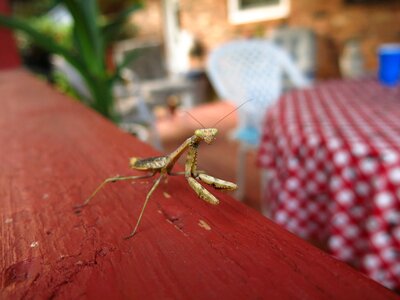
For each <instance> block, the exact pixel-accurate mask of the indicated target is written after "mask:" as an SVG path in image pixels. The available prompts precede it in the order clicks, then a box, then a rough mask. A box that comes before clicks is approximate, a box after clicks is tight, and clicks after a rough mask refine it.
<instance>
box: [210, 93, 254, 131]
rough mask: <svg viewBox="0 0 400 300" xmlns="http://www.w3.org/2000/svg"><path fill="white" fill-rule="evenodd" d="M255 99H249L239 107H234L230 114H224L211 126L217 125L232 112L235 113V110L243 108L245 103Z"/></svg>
mask: <svg viewBox="0 0 400 300" xmlns="http://www.w3.org/2000/svg"><path fill="white" fill-rule="evenodd" d="M250 101H253V99H250V100H247V101H245V102H243V103H242V104H240V105H239V106H238V107H236V108H235V109H233V110H232V111H231V112H229V113H228V114H226V115H225V116H223V117H222V118H221V119H219V120H218V121H217V122H216V123H215V124H214V125H213V126H211V127H215V126H216V125H217V124H219V123H221V121H222V120H225V119H226V118H227V117H228V116H230V115H231V114H233V113H234V112H235V111H237V110H238V109H239V108H241V107H242V106H243V105H245V104H246V103H247V102H250Z"/></svg>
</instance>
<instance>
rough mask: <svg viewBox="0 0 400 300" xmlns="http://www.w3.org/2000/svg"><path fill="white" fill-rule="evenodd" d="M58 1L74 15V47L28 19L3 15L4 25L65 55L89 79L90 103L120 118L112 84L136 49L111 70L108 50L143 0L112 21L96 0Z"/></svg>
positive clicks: (103, 112) (1, 17) (101, 110)
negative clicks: (107, 59)
mask: <svg viewBox="0 0 400 300" xmlns="http://www.w3.org/2000/svg"><path fill="white" fill-rule="evenodd" d="M55 2H56V3H58V4H63V5H64V6H65V8H66V9H67V10H68V11H69V13H70V14H71V16H72V19H73V25H72V39H71V40H72V47H68V46H66V45H63V44H60V43H58V42H57V41H56V40H55V39H54V38H53V37H51V36H48V35H46V34H44V33H42V32H41V31H39V30H37V29H35V28H34V27H33V26H32V25H31V24H30V23H29V22H28V21H26V20H22V19H19V18H15V17H12V16H5V15H0V25H2V26H6V27H9V28H11V29H14V30H19V31H21V32H24V33H25V34H26V35H28V36H29V37H30V39H32V40H33V41H34V42H35V43H36V44H38V45H40V46H41V47H43V48H44V49H46V50H47V51H49V52H50V53H53V54H57V55H60V56H62V57H63V58H64V59H65V60H66V61H68V63H69V64H71V65H72V66H73V67H74V68H75V69H76V70H77V71H78V72H79V74H80V75H81V76H82V78H83V80H84V81H85V83H86V86H87V87H88V89H89V91H90V93H91V96H92V97H91V98H92V101H91V102H90V106H91V107H92V108H94V109H95V110H97V111H98V112H99V113H101V114H102V115H104V116H105V117H107V118H110V119H112V120H114V121H117V119H118V116H117V115H116V114H115V112H114V109H113V108H114V105H113V103H114V99H113V95H112V87H113V85H114V83H115V82H116V81H117V80H119V78H120V76H119V74H120V71H121V70H122V69H123V67H125V66H126V65H127V64H129V62H130V61H131V60H132V59H133V58H134V57H136V53H135V52H132V53H131V54H130V55H127V56H126V57H125V60H124V61H122V62H121V63H120V64H119V65H118V66H117V67H116V68H115V70H114V71H112V72H111V71H109V70H108V69H107V66H106V51H107V49H108V48H107V46H108V45H109V43H110V42H111V41H112V38H113V37H114V36H115V35H117V33H118V32H119V30H120V29H121V28H122V26H123V24H124V23H125V21H126V19H127V18H128V17H129V16H130V15H131V14H132V13H133V12H134V11H136V10H138V9H140V8H141V7H142V3H141V1H135V3H134V4H133V5H130V6H129V7H127V8H126V9H124V10H123V11H121V12H120V13H118V14H117V15H115V16H114V17H113V18H112V19H111V20H109V21H105V20H104V18H103V19H102V18H101V17H100V13H99V8H98V5H97V2H96V0H85V1H81V0H56V1H55Z"/></svg>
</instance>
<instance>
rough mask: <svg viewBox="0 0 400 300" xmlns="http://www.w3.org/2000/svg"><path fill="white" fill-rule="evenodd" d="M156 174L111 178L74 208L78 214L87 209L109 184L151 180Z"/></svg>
mask: <svg viewBox="0 0 400 300" xmlns="http://www.w3.org/2000/svg"><path fill="white" fill-rule="evenodd" d="M154 174H155V173H154V172H153V173H150V174H147V175H142V176H115V177H109V178H107V179H105V180H104V181H103V182H102V183H101V184H100V185H99V186H98V187H97V188H96V189H95V190H94V192H93V193H92V194H91V195H90V196H89V197H88V198H87V199H86V200H85V201H84V202H83V203H82V204H79V205H76V206H75V207H74V209H75V211H76V212H77V213H78V212H80V210H81V209H82V208H83V207H85V206H86V205H88V204H89V202H90V200H92V199H93V197H94V196H95V195H96V194H97V193H98V192H99V191H100V190H101V189H102V188H103V187H104V186H105V185H106V184H107V183H110V182H116V181H123V180H134V179H144V178H149V177H152V176H154Z"/></svg>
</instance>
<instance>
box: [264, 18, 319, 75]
mask: <svg viewBox="0 0 400 300" xmlns="http://www.w3.org/2000/svg"><path fill="white" fill-rule="evenodd" d="M271 39H272V40H273V41H274V42H275V43H276V44H278V45H279V46H281V47H282V48H284V49H285V50H287V51H288V52H289V54H290V55H291V57H292V58H293V60H294V61H295V63H296V65H297V66H298V68H299V69H300V71H301V72H302V73H303V74H304V75H305V76H306V77H307V78H308V79H310V80H313V79H315V73H316V66H317V60H316V36H315V33H314V32H313V31H312V30H311V29H308V28H303V27H289V26H282V27H278V28H277V29H275V30H274V31H273V32H272V36H271Z"/></svg>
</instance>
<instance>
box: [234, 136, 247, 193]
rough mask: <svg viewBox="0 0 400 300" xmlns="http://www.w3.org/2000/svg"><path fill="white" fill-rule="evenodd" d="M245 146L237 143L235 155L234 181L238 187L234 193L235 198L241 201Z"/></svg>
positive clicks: (243, 182) (244, 188) (243, 181)
mask: <svg viewBox="0 0 400 300" xmlns="http://www.w3.org/2000/svg"><path fill="white" fill-rule="evenodd" d="M247 150H248V149H247V147H246V146H245V145H244V144H243V143H240V144H239V149H238V155H237V168H236V183H237V185H238V189H237V191H236V193H235V198H236V199H237V200H239V201H243V197H244V195H245V192H246V156H247Z"/></svg>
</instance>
